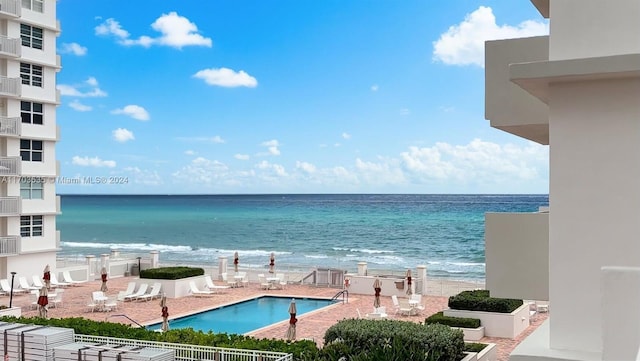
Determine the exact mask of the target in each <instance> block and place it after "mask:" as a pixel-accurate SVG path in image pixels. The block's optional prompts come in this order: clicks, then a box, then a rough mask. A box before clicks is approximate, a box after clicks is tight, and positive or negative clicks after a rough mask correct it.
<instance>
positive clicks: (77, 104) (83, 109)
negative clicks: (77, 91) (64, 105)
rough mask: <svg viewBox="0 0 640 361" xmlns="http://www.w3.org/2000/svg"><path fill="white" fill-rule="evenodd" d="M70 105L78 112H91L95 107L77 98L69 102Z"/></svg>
mask: <svg viewBox="0 0 640 361" xmlns="http://www.w3.org/2000/svg"><path fill="white" fill-rule="evenodd" d="M69 107H70V108H71V109H73V110H75V111H78V112H90V111H91V110H92V109H93V108H92V107H90V106H88V105H84V104H82V103H80V102H79V101H78V100H77V99H76V100H73V101H72V102H71V103H69Z"/></svg>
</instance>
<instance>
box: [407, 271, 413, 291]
mask: <svg viewBox="0 0 640 361" xmlns="http://www.w3.org/2000/svg"><path fill="white" fill-rule="evenodd" d="M412 293H413V290H412V289H411V270H410V269H408V270H407V294H408V295H411V294H412Z"/></svg>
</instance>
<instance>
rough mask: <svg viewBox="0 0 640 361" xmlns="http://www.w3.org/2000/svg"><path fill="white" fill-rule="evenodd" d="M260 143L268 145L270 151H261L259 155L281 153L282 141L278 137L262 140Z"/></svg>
mask: <svg viewBox="0 0 640 361" xmlns="http://www.w3.org/2000/svg"><path fill="white" fill-rule="evenodd" d="M260 145H261V146H263V147H267V151H268V153H266V154H265V153H260V154H259V155H280V148H279V147H280V143H279V142H278V141H277V140H276V139H272V140H268V141H266V142H262V143H261V144H260Z"/></svg>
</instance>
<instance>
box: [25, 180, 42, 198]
mask: <svg viewBox="0 0 640 361" xmlns="http://www.w3.org/2000/svg"><path fill="white" fill-rule="evenodd" d="M20 197H22V199H44V179H41V178H31V179H24V180H20Z"/></svg>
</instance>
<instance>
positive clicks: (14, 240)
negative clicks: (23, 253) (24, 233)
mask: <svg viewBox="0 0 640 361" xmlns="http://www.w3.org/2000/svg"><path fill="white" fill-rule="evenodd" d="M18 253H20V237H19V236H5V237H0V256H7V255H15V254H18Z"/></svg>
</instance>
